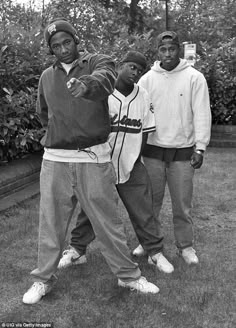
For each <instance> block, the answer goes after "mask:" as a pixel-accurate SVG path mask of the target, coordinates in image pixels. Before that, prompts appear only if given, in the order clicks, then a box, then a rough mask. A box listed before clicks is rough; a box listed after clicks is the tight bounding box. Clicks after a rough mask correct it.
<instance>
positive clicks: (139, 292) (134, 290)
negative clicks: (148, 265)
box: [118, 282, 160, 295]
mask: <svg viewBox="0 0 236 328" xmlns="http://www.w3.org/2000/svg"><path fill="white" fill-rule="evenodd" d="M118 286H119V287H122V288H126V289H129V290H130V291H131V292H136V293H138V294H143V295H146V294H158V293H159V292H160V289H159V288H158V287H157V288H158V290H157V291H155V292H151V291H149V292H142V291H141V290H138V289H136V288H132V287H130V286H127V285H126V284H125V283H123V282H119V283H118Z"/></svg>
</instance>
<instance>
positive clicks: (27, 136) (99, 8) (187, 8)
mask: <svg viewBox="0 0 236 328" xmlns="http://www.w3.org/2000/svg"><path fill="white" fill-rule="evenodd" d="M168 10H169V11H168V20H169V21H168V25H169V28H170V29H172V30H176V31H177V32H178V33H179V35H180V39H181V40H182V41H191V42H193V43H196V44H197V52H198V56H199V61H198V63H197V66H196V68H198V69H199V70H201V71H202V72H203V73H204V75H205V76H206V79H207V81H208V85H209V88H210V97H211V108H212V115H213V122H214V123H223V124H235V123H236V122H235V111H236V109H235V103H236V100H235V89H236V88H235V84H236V81H235V68H234V67H235V43H234V42H235V39H234V35H235V27H236V19H235V17H236V8H235V4H234V0H222V1H221V2H220V3H219V1H217V0H209V1H207V2H206V1H201V0H199V1H195V0H184V1H183V0H169V1H168ZM165 14H166V11H165V2H163V1H152V0H132V1H130V3H129V4H128V3H127V2H126V1H124V0H122V1H117V0H106V1H103V0H95V1H90V0H75V1H63V0H50V1H48V2H47V4H46V2H45V1H44V0H41V1H36V0H31V1H29V3H28V5H27V6H21V5H19V4H15V1H12V0H4V1H3V0H0V161H1V160H11V159H14V158H16V157H19V156H21V155H22V154H24V153H26V152H31V151H35V150H36V151H37V150H39V149H41V146H40V143H39V140H40V137H41V135H42V129H41V125H40V122H39V120H38V118H37V116H36V115H35V100H36V90H37V84H38V79H39V76H40V75H41V73H42V71H43V69H44V68H46V67H47V66H49V64H50V63H51V62H52V61H53V57H52V56H48V49H47V47H46V45H45V44H44V40H43V30H44V27H45V25H46V24H47V23H48V22H49V21H50V20H51V19H52V18H55V17H60V16H64V17H67V18H69V20H70V21H71V22H72V23H73V25H74V26H75V27H76V28H77V30H78V34H79V36H80V39H81V42H80V45H79V47H81V48H87V50H89V51H90V52H100V53H106V54H109V55H111V56H112V57H113V58H114V59H115V60H117V61H119V59H120V58H121V57H122V56H123V55H124V53H125V52H126V51H127V50H128V49H135V50H139V51H141V52H142V53H144V54H145V55H146V57H147V59H148V62H149V64H150V65H151V64H152V63H153V61H154V60H156V49H155V42H154V38H155V36H156V35H157V34H159V33H160V32H162V31H163V30H164V29H165V17H166V16H165Z"/></svg>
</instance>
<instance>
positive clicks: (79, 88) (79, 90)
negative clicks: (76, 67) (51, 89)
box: [67, 77, 87, 97]
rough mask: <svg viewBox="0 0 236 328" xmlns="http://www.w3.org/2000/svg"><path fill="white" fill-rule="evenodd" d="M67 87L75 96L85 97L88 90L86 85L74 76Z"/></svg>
mask: <svg viewBox="0 0 236 328" xmlns="http://www.w3.org/2000/svg"><path fill="white" fill-rule="evenodd" d="M67 88H68V90H69V91H70V92H71V94H72V96H74V97H83V95H84V94H85V93H86V92H87V87H86V85H85V84H84V83H83V82H81V81H79V80H77V79H76V78H74V77H72V78H71V79H70V80H69V81H68V82H67Z"/></svg>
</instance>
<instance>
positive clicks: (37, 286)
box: [32, 282, 45, 295]
mask: <svg viewBox="0 0 236 328" xmlns="http://www.w3.org/2000/svg"><path fill="white" fill-rule="evenodd" d="M32 289H35V290H36V291H37V292H38V293H40V294H42V295H45V286H44V283H42V282H35V283H34V284H33V286H32Z"/></svg>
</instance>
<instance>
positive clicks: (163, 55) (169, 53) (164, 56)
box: [157, 38, 180, 71]
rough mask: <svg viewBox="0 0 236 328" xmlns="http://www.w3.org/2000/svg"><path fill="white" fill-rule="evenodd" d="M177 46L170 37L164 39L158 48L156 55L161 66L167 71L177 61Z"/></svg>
mask: <svg viewBox="0 0 236 328" xmlns="http://www.w3.org/2000/svg"><path fill="white" fill-rule="evenodd" d="M179 52H180V49H179V46H178V45H177V44H174V43H172V42H171V39H170V38H166V39H164V44H163V45H161V46H160V47H159V48H158V52H157V54H158V57H159V59H160V62H161V66H162V67H163V68H164V69H166V70H167V71H171V70H172V69H174V68H175V67H176V66H177V65H178V63H179Z"/></svg>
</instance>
